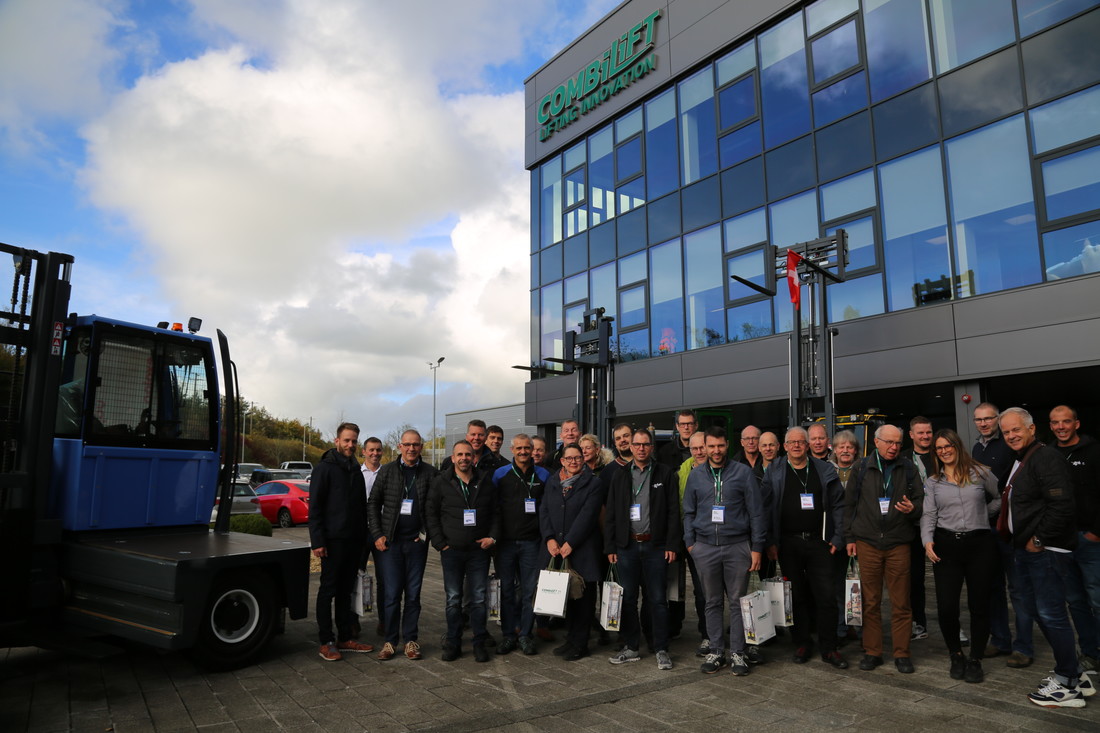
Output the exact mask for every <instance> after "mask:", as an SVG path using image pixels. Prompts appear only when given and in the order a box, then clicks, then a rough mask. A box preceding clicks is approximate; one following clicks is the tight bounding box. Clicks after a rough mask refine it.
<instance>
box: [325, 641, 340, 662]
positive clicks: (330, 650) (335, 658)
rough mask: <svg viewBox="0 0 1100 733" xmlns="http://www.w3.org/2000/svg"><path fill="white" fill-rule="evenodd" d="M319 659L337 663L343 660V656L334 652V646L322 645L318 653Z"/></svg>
mask: <svg viewBox="0 0 1100 733" xmlns="http://www.w3.org/2000/svg"><path fill="white" fill-rule="evenodd" d="M319 654H320V656H321V659H323V660H325V661H326V662H339V661H340V660H341V659H343V658H344V655H343V654H341V653H340V652H338V651H336V645H335V644H322V645H321V651H320V652H319Z"/></svg>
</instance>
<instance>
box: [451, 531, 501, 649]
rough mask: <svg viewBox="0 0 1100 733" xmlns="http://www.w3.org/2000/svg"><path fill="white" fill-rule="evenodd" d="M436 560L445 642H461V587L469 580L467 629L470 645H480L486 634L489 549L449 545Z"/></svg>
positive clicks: (459, 643)
mask: <svg viewBox="0 0 1100 733" xmlns="http://www.w3.org/2000/svg"><path fill="white" fill-rule="evenodd" d="M439 559H440V562H441V563H442V564H443V590H444V592H445V593H446V595H447V641H448V642H449V643H451V644H454V645H455V646H456V647H458V646H461V644H462V625H463V623H462V589H463V587H464V584H465V583H466V582H467V581H469V583H470V597H469V598H468V599H467V600H468V601H469V608H470V630H471V631H473V632H474V644H484V643H485V640H486V639H487V638H488V637H489V632H488V631H486V630H485V621H486V609H485V587H486V586H487V585H488V581H489V552H488V551H487V550H483V549H481V548H480V547H475V548H473V549H470V550H456V549H454V548H451V549H449V550H443V552H441V553H439Z"/></svg>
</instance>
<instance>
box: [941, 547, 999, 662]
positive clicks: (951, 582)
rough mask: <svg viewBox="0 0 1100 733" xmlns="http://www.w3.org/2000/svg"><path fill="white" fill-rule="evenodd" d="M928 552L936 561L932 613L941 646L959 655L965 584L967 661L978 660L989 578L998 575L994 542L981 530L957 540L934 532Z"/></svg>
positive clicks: (984, 637)
mask: <svg viewBox="0 0 1100 733" xmlns="http://www.w3.org/2000/svg"><path fill="white" fill-rule="evenodd" d="M932 543H933V545H932V549H933V551H934V552H935V553H936V554H937V555H938V556H939V558H940V561H939V562H938V563H936V564H935V565H933V566H932V576H933V578H935V581H936V611H937V612H938V613H939V616H940V630H941V631H942V632H943V640H944V643H945V644H947V650H948V651H949V652H951V653H952V654H960V653H962V644H961V643H960V642H959V625H960V624H959V609H960V606H961V599H962V586H963V582H964V581H965V582H966V607H967V610H969V611H970V657H971V658H972V659H981V658H982V655H983V654H984V652H985V645H986V642H988V641H989V597H990V594H991V593H992V590H993V575H994V573H999V572H1000V570H999V566H998V560H999V556H998V550H997V542H996V539H995V538H994V536H993V532H991V531H989V530H982V531H978V532H974V533H970V534H967V535H965V536H963V537H961V538H957V537H956V536H955V533H954V532H948V531H947V530H943V529H939V528H937V529H936V531H935V532H934V533H933V535H932Z"/></svg>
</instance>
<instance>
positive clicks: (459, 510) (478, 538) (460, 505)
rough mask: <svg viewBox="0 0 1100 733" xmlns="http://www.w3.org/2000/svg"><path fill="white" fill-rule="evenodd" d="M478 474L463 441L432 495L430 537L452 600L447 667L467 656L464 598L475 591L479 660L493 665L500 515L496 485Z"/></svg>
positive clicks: (435, 482)
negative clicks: (490, 619)
mask: <svg viewBox="0 0 1100 733" xmlns="http://www.w3.org/2000/svg"><path fill="white" fill-rule="evenodd" d="M483 478H484V477H483V476H482V474H481V473H480V472H479V471H478V470H477V469H476V468H474V449H473V447H472V446H471V445H470V443H469V442H468V441H465V440H459V441H457V442H456V443H455V444H454V448H453V449H452V452H451V466H450V467H449V468H447V469H446V470H444V471H441V472H439V473H438V474H436V477H435V478H434V479H433V480H432V485H431V488H429V489H428V510H427V515H426V516H427V521H428V536H429V537H430V538H431V542H432V546H434V547H435V549H437V550H439V558H440V562H441V563H442V564H443V589H444V591H445V593H446V594H447V633H446V636H445V637H444V640H443V661H444V662H453V661H454V660H456V659H458V657H459V656H461V654H462V596H463V587H464V585H465V583H466V582H467V580H468V582H469V585H470V598H469V602H470V629H471V630H472V631H473V634H474V658H475V659H476V660H477V661H478V662H488V661H489V650H488V649H486V648H485V642H486V640H487V639H488V638H489V632H488V631H487V630H486V628H485V623H486V612H485V611H486V609H485V589H486V586H487V585H488V579H489V548H490V547H492V546H493V543H494V540H493V538H492V537H491V536H490V529H491V527H492V525H493V511H494V509H495V506H494V504H495V489H494V487H493V482H492V481H483V480H482V479H483Z"/></svg>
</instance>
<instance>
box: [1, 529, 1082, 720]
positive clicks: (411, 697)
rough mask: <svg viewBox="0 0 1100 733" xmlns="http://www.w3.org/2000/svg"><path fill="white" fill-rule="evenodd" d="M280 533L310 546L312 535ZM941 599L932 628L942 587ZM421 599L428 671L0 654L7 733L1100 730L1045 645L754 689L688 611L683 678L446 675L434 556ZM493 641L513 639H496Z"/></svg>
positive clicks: (504, 662) (281, 641)
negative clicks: (703, 637) (1074, 701)
mask: <svg viewBox="0 0 1100 733" xmlns="http://www.w3.org/2000/svg"><path fill="white" fill-rule="evenodd" d="M276 532H282V533H287V534H290V535H292V536H295V537H299V538H305V537H306V532H305V530H304V528H294V529H290V530H276ZM316 585H317V583H316V576H314V582H313V590H314V591H316ZM928 588H929V600H928V602H929V609H928V610H929V616H930V618H932V619H934V618H935V609H934V598H933V594H932V581H931V578H929V579H928ZM423 599H424V607H425V611H424V613H423V616H422V619H421V626H420V628H421V634H420V638H421V643H422V645H423V646H424V652H425V658H424V659H423V660H422V661H419V662H411V661H409V660H407V659H405V658H404V657H403V656H402V657H397V658H395V659H393V660H391V661H389V662H379V661H378V660H377V659H376V657H375V655H374V654H370V655H347V656H346V657H345V660H344V661H342V662H337V663H326V662H323V661H322V660H321V659H319V658H318V656H317V644H316V636H315V635H316V626H315V624H314V623H313V621H312V620H311V619H306V620H302V621H292V622H289V623H288V626H287V633H285V634H283V635H281V636H278V637H276V638H275V639H274V641H273V642H272V644H271V645H270V646H269V647H268V649H267V651H266V653H265V654H264V656H263V659H262V661H260V662H259V663H258V664H256V665H254V666H252V667H249V668H247V669H242V670H237V671H235V672H220V673H206V672H203V671H202V670H200V669H198V668H196V667H195V666H194V665H193V664H192V663H191V662H190V660H189V659H188V658H187V657H186V656H185V655H183V654H177V653H163V652H158V651H155V650H151V649H147V648H145V647H141V646H138V645H134V644H129V643H127V642H118V646H119V647H120V651H119V653H117V654H114V655H112V656H108V657H106V658H102V659H90V658H85V657H80V656H76V655H72V654H66V653H63V652H59V651H46V650H40V649H32V648H20V649H9V650H0V731H2V732H3V733H15V732H16V731H32V732H34V733H39V732H40V731H41V732H48V731H79V732H84V731H87V732H88V733H93V732H94V733H103V732H104V731H115V732H117V733H129V732H130V731H140V732H145V731H157V732H158V733H169V732H171V731H194V730H200V731H209V732H211V733H213V732H218V733H220V732H221V731H244V732H246V733H262V732H263V731H284V730H290V731H332V732H333V733H342V732H344V731H347V732H349V733H350V732H352V731H378V732H380V733H384V732H387V731H408V730H420V731H445V732H446V733H461V732H462V731H481V730H491V731H505V730H507V731H545V730H554V731H565V730H586V731H626V730H631V731H639V730H644V731H662V730H708V729H713V728H716V727H719V726H720V727H721V728H723V729H724V730H734V731H738V730H752V731H765V730H783V731H790V730H792V729H795V728H797V729H798V730H807V731H813V730H833V729H848V730H868V731H882V730H919V731H922V732H923V731H939V730H943V731H947V730H950V731H959V730H967V731H985V730H997V731H1015V730H1024V731H1042V732H1043V733H1057V732H1058V731H1067V732H1068V731H1083V730H1100V697H1094V698H1092V699H1091V700H1090V702H1089V704H1088V706H1087V707H1085V708H1080V709H1058V710H1047V709H1043V708H1039V707H1037V706H1035V705H1033V704H1031V703H1030V702H1028V701H1027V698H1026V695H1027V693H1028V692H1030V691H1032V690H1033V689H1034V688H1035V686H1036V685H1037V683H1038V682H1039V680H1040V679H1041V678H1042V677H1044V676H1045V675H1046V672H1045V670H1049V669H1051V668H1052V666H1053V658H1052V657H1051V655H1050V651H1049V649H1048V648H1047V647H1046V645H1045V643H1044V642H1043V640H1042V636H1041V634H1039V633H1038V630H1036V642H1037V644H1038V645H1039V648H1038V650H1037V651H1038V653H1039V656H1038V658H1037V659H1036V661H1035V664H1034V665H1033V666H1031V667H1030V668H1028V669H1024V670H1012V669H1008V668H1006V667H1005V665H1004V661H1003V658H998V659H992V660H987V661H986V662H985V670H986V681H985V682H984V683H983V684H979V685H968V684H966V683H964V682H956V681H954V680H952V679H951V678H950V677H948V675H947V652H946V649H945V647H944V645H943V641H942V638H940V636H939V634H938V629H937V627H936V625H935V623H934V621H933V624H932V630H931V632H930V637H929V638H928V639H926V640H922V641H916V642H913V661H914V664H915V665H916V668H917V672H916V674H913V675H900V674H898V673H897V672H896V671H895V670H894V668H893V666H892V665H891V664H890V661H889V660H887V663H886V664H885V665H884V666H883V667H880V668H879V669H878V670H876V671H874V672H861V671H859V670H858V669H856V668H855V662H856V661H858V658H859V654H860V652H859V649H858V646H857V645H856V644H854V643H853V644H849V645H848V646H847V647H845V648H844V649H843V652H844V654H845V655H846V657H847V658H848V659H849V661H850V662H852V663H853V666H852V668H851V669H848V670H836V669H833V668H832V667H829V666H827V665H825V664H823V663H822V662H820V661H819V660H818V659H817V657H816V656H815V657H814V658H813V659H812V660H811V661H810V662H809V663H808V664H805V665H795V664H793V663H791V662H790V661H788V660H789V658H790V655H791V653H792V651H793V650H792V648H791V643H790V641H789V638H788V637H784V638H780V639H779V640H778V641H777V642H776V643H774V644H772V645H770V646H768V647H766V648H765V655H766V656H767V658H768V660H769V661H768V663H767V664H764V665H762V666H760V667H755V668H753V671H752V674H751V675H749V676H748V677H742V678H735V677H733V676H732V675H730V674H729V672H728V670H723V671H722V672H720V673H718V674H716V675H713V676H708V675H703V674H701V673H700V672H699V661H700V660H698V659H696V658H695V657H694V649H695V646H696V644H697V641H698V640H697V639H695V638H694V633H693V632H694V618H693V616H694V614H693V613H692V610H691V609H690V608H689V612H688V615H689V618H688V620H687V621H686V622H685V624H684V628H685V634H684V635H683V636H682V637H681V638H680V639H677V640H675V641H673V642H672V644H671V649H670V651H671V653H672V658H673V662H674V663H675V664H676V667H675V668H674V669H673V670H672V671H666V672H662V671H659V670H658V669H657V667H656V660H655V659H654V657H653V655H652V654H648V653H646V652H645V651H644V650H643V658H642V661H641V662H637V663H633V664H628V665H622V666H612V665H610V664H608V663H607V659H606V658H607V656H609V654H610V652H611V650H612V648H611V647H600V646H598V645H596V644H595V643H593V646H592V650H593V655H592V656H591V657H589V658H587V659H584V660H581V661H579V662H573V663H567V662H563V661H561V660H560V659H558V658H557V657H554V656H553V655H552V654H551V653H550V649H551V647H552V646H554V645H552V644H547V643H543V644H542V646H541V653H540V654H538V655H537V656H532V657H526V656H523V655H522V654H520V653H519V652H513V653H512V654H509V655H507V656H504V657H496V656H494V658H493V659H492V660H491V661H490V662H489V663H488V664H477V663H475V662H474V660H473V655H472V653H471V652H470V648H469V642H468V640H467V642H466V644H465V646H464V652H465V653H464V655H463V657H462V658H461V659H459V660H458V661H457V662H453V663H450V664H448V663H445V662H442V661H441V660H440V659H439V641H438V640H439V637H440V635H441V634H442V633H443V629H444V621H443V614H442V606H443V582H442V574H441V572H440V568H439V561H438V559H437V557H436V553H434V552H433V553H432V557H431V559H429V562H428V573H427V577H426V580H425V584H424V591H423ZM364 621H365V622H364V640H366V641H369V642H371V643H374V644H375V645H376V646H378V645H379V643H378V640H377V639H376V638H375V637H374V634H373V630H374V626H375V622H376V619H375V617H374V616H370V617H367V618H366V619H365V620H364ZM493 633H494V635H495V636H497V638H499V630H498V629H497V628H496V627H495V626H494V627H493ZM560 635H561V633H560V632H558V636H559V637H560ZM887 648H889V644H887Z"/></svg>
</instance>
